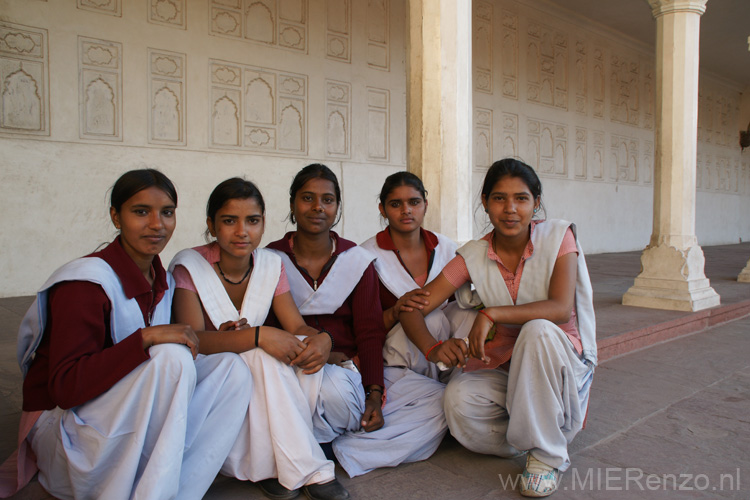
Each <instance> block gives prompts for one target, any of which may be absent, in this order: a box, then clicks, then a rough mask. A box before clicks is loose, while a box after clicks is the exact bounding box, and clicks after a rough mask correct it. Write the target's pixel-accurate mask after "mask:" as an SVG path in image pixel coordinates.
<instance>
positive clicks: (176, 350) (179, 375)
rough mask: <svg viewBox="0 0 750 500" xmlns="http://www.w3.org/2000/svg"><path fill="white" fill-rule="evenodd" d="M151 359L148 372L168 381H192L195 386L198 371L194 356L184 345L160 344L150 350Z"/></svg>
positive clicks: (147, 366)
mask: <svg viewBox="0 0 750 500" xmlns="http://www.w3.org/2000/svg"><path fill="white" fill-rule="evenodd" d="M148 354H149V357H150V359H149V360H148V362H147V364H146V370H148V371H152V372H158V373H160V374H161V375H163V376H166V377H168V379H175V380H181V381H190V382H191V383H192V384H195V381H196V377H197V375H196V370H195V361H194V360H193V355H192V354H191V352H190V349H188V348H187V347H186V346H184V345H182V344H171V343H169V344H158V345H154V346H151V347H150V348H149V350H148Z"/></svg>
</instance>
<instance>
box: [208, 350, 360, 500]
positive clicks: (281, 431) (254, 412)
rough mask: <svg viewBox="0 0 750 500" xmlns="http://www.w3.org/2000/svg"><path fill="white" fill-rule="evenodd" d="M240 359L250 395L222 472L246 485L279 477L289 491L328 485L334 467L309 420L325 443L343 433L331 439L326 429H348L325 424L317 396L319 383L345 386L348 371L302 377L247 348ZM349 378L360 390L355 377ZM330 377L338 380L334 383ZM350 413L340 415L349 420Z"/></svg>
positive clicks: (332, 369)
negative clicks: (249, 376)
mask: <svg viewBox="0 0 750 500" xmlns="http://www.w3.org/2000/svg"><path fill="white" fill-rule="evenodd" d="M240 357H241V358H242V359H243V360H244V361H245V363H246V364H247V366H248V367H249V368H250V372H251V373H252V377H253V383H254V390H253V395H252V399H251V400H250V405H249V407H248V408H247V412H246V415H245V421H244V422H243V424H242V428H241V430H240V433H239V436H238V437H237V441H236V442H235V444H234V446H233V447H232V450H231V451H230V452H229V456H228V457H227V460H226V462H225V463H224V465H223V467H222V469H221V472H222V473H223V474H226V475H230V476H233V477H236V478H238V479H242V480H250V481H261V480H263V479H268V478H278V479H279V482H280V483H281V484H282V486H284V487H285V488H288V489H290V490H294V489H297V488H299V487H301V486H303V485H306V484H317V483H326V482H328V481H331V480H333V479H334V478H335V475H334V464H333V462H331V461H330V460H327V459H326V457H325V454H324V453H323V450H322V449H321V448H320V445H319V444H318V439H316V433H315V432H314V428H313V422H314V418H313V415H315V423H316V425H315V427H316V428H318V427H319V428H321V429H322V431H321V432H320V434H321V436H322V437H323V438H324V439H325V438H328V441H330V440H332V439H333V438H334V437H336V436H338V435H339V434H340V433H341V432H344V431H345V430H346V429H345V428H344V429H342V430H341V431H339V432H334V433H333V434H330V432H329V431H328V430H327V429H332V428H338V427H339V426H342V425H343V426H345V425H347V424H346V423H343V424H342V423H340V422H336V421H335V419H332V420H334V421H332V422H331V423H329V422H327V421H326V420H325V418H327V417H329V415H331V414H332V413H333V412H328V411H326V410H327V407H323V405H322V403H321V402H320V399H321V398H320V393H321V386H322V385H324V384H325V385H326V386H328V387H333V388H335V387H337V386H339V385H343V386H344V387H347V386H348V385H349V382H348V380H349V379H348V378H347V376H346V375H347V374H346V373H343V372H345V371H348V370H343V369H342V368H340V367H337V366H336V367H334V366H333V365H325V367H324V368H322V369H321V370H319V371H318V372H316V373H312V374H309V375H306V374H304V373H303V372H302V370H301V369H299V368H297V367H292V366H288V365H285V364H284V363H282V362H280V361H279V360H277V359H276V358H274V357H273V356H271V355H270V354H268V353H266V352H265V351H264V350H263V349H252V350H250V351H247V352H244V353H242V354H240ZM339 370H342V372H341V373H339ZM331 372H334V374H333V376H331ZM337 375H338V377H337ZM354 375H356V377H355V378H356V381H357V383H359V385H360V387H361V382H359V375H358V374H356V373H354ZM331 378H333V379H338V380H337V382H338V383H337V382H335V381H331ZM329 399H332V398H329ZM319 405H320V408H318V406H319ZM326 406H327V405H326ZM350 412H351V411H350V410H346V409H344V410H343V411H342V413H346V414H347V415H346V417H347V418H348V419H351V417H350V415H349V413H350ZM329 435H330V436H331V437H330V438H329Z"/></svg>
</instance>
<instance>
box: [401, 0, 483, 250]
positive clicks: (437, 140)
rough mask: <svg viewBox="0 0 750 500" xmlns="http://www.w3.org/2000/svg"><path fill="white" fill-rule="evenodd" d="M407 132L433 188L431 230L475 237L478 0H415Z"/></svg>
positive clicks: (419, 171) (415, 160)
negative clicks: (474, 31) (474, 26)
mask: <svg viewBox="0 0 750 500" xmlns="http://www.w3.org/2000/svg"><path fill="white" fill-rule="evenodd" d="M407 13H408V34H407V47H406V55H407V94H406V105H407V125H406V126H407V130H408V142H407V148H408V159H407V165H408V169H409V171H410V172H413V173H414V174H416V175H418V176H419V177H420V178H421V179H422V181H423V182H424V185H425V188H426V189H427V191H428V201H429V207H428V209H427V216H426V217H425V226H426V227H427V228H428V229H430V230H433V231H438V232H441V233H443V234H445V235H447V236H450V237H451V238H453V239H455V240H457V241H466V240H469V239H471V236H472V234H471V228H472V213H473V212H472V209H471V165H472V162H471V159H472V153H471V145H472V144H471V137H472V135H471V133H472V126H473V122H472V86H471V60H472V54H471V40H472V37H471V2H463V1H460V0H409V2H408V6H407Z"/></svg>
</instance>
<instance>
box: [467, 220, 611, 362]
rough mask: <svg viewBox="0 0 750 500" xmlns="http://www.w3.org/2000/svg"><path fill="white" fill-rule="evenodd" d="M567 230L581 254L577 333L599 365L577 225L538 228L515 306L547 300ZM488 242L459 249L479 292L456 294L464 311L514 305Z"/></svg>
mask: <svg viewBox="0 0 750 500" xmlns="http://www.w3.org/2000/svg"><path fill="white" fill-rule="evenodd" d="M568 227H570V228H571V229H572V231H573V235H574V236H575V238H576V248H577V250H578V261H577V262H578V266H577V273H576V274H577V275H576V291H575V295H576V296H575V308H576V316H577V318H578V325H577V326H578V333H579V334H580V336H581V344H582V345H583V355H584V357H585V358H586V359H587V360H588V361H590V362H591V363H592V364H594V365H596V362H597V350H596V319H595V314H594V301H593V290H592V288H591V280H590V278H589V273H588V267H587V266H586V259H585V258H584V255H583V250H582V249H581V245H580V244H579V242H578V235H577V234H576V227H575V224H573V223H571V222H568V221H564V220H558V219H550V220H547V221H544V222H540V223H538V224H536V226H535V227H534V231H533V234H532V236H531V242H532V244H533V245H534V253H533V254H532V255H531V257H529V258H528V259H527V260H526V264H525V265H524V268H523V274H522V275H521V283H520V284H519V287H518V297H517V298H516V304H519V305H520V304H527V303H529V302H535V301H539V300H547V298H548V292H549V283H550V280H551V278H552V272H553V271H554V267H555V262H556V261H557V254H558V253H559V251H560V244H561V243H562V240H563V237H564V236H565V232H566V231H567V229H568ZM488 248H489V242H488V241H487V240H472V241H470V242H468V243H466V244H465V245H464V246H462V247H461V248H459V249H458V250H457V251H456V253H458V254H459V255H461V256H462V257H463V258H464V260H465V261H466V267H467V269H468V270H469V275H470V276H471V278H472V283H473V284H474V287H475V288H476V290H474V291H471V288H470V284H469V283H466V284H465V285H464V286H462V287H461V288H459V290H458V291H457V292H456V298H457V300H458V303H459V305H460V306H461V307H463V308H469V307H476V306H478V305H479V304H484V305H485V306H487V307H492V306H501V305H513V301H512V299H511V296H510V292H509V291H508V287H507V286H506V285H505V280H504V279H503V276H502V274H501V273H500V269H498V267H497V263H496V262H494V261H491V260H490V259H488V258H487V250H488Z"/></svg>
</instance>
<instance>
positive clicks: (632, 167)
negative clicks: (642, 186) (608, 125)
mask: <svg viewBox="0 0 750 500" xmlns="http://www.w3.org/2000/svg"><path fill="white" fill-rule="evenodd" d="M610 165H611V167H612V170H611V171H610V179H611V180H613V181H615V180H616V181H624V182H633V183H635V182H638V141H637V140H635V139H633V138H632V137H624V136H621V135H615V134H612V135H611V142H610Z"/></svg>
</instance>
